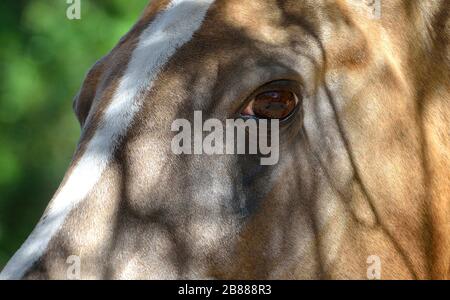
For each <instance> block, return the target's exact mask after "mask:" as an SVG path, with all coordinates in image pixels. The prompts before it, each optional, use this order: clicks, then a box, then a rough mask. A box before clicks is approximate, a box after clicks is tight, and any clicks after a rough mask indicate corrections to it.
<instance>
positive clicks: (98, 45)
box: [0, 0, 148, 269]
mask: <svg viewBox="0 0 450 300" xmlns="http://www.w3.org/2000/svg"><path fill="white" fill-rule="evenodd" d="M147 3H148V0H130V1H123V0H107V1H106V0H81V20H69V19H67V17H66V9H67V7H68V4H67V3H66V1H65V0H14V1H12V0H9V1H0V15H1V16H0V269H1V268H2V267H3V266H4V264H5V263H6V262H7V261H8V259H9V258H10V257H11V255H12V254H13V253H14V252H15V251H16V250H17V249H18V247H19V246H20V245H21V244H22V243H23V241H24V240H25V239H26V237H27V236H28V235H29V233H30V232H31V230H32V229H33V227H34V226H35V224H36V223H37V221H38V219H39V217H40V216H41V214H42V212H43V210H44V209H45V206H46V205H47V203H48V201H49V200H50V199H51V197H52V195H53V193H54V192H55V191H56V189H57V187H58V185H59V183H60V181H61V179H62V177H63V175H64V172H65V169H66V168H67V166H68V164H69V162H70V159H71V157H72V154H73V151H74V149H75V146H76V142H77V139H78V136H79V132H80V131H79V126H78V123H77V121H76V118H75V116H74V115H73V113H72V99H73V97H74V96H75V94H76V92H77V90H78V88H79V87H80V85H81V82H82V80H83V78H84V75H85V74H86V72H87V71H88V69H89V68H90V66H91V65H92V64H93V63H94V62H95V61H96V60H98V59H99V58H100V57H102V56H103V55H105V54H107V53H108V51H109V50H111V49H112V48H113V47H114V45H115V44H116V43H117V41H118V40H119V39H120V37H121V36H122V35H124V34H125V33H126V32H127V31H128V30H129V29H130V28H131V26H132V25H133V24H134V22H135V21H136V20H137V19H138V17H139V15H140V13H141V12H142V10H143V8H144V7H145V5H146V4H147Z"/></svg>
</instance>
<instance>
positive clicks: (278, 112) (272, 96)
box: [253, 91, 296, 119]
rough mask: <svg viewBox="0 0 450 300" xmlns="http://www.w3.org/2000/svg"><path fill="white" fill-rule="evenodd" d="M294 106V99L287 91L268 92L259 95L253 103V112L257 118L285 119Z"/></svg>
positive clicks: (292, 94)
mask: <svg viewBox="0 0 450 300" xmlns="http://www.w3.org/2000/svg"><path fill="white" fill-rule="evenodd" d="M295 106H296V97H295V95H294V93H292V92H289V91H270V92H264V93H262V94H259V95H257V96H256V97H255V100H254V102H253V111H254V113H255V115H256V116H257V117H261V118H270V119H282V118H285V117H287V116H288V115H289V114H290V113H291V112H292V111H293V110H294V108H295Z"/></svg>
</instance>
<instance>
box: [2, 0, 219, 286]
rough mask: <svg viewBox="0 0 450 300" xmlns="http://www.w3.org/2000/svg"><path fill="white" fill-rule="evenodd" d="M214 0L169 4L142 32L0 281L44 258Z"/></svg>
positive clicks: (176, 0) (181, 0) (183, 0)
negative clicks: (65, 174)
mask: <svg viewBox="0 0 450 300" xmlns="http://www.w3.org/2000/svg"><path fill="white" fill-rule="evenodd" d="M213 1H214V0H172V1H171V2H170V4H169V5H168V6H167V8H166V9H165V10H163V11H162V12H161V13H159V15H158V16H156V18H155V19H154V21H153V22H152V23H151V24H150V25H149V26H148V27H147V28H146V29H145V30H144V31H143V32H142V34H141V36H140V39H139V43H138V45H137V47H136V49H135V50H134V51H133V54H132V56H131V59H130V62H129V64H128V66H127V69H126V71H125V73H124V75H123V77H122V79H121V82H120V84H119V86H118V88H117V91H116V92H115V95H114V97H113V99H112V101H111V104H110V105H109V107H108V108H107V110H106V111H105V114H104V120H103V122H102V123H101V125H100V126H99V128H98V129H97V131H96V133H95V134H94V136H93V138H92V139H91V141H89V143H88V145H87V147H86V151H85V153H84V154H83V156H82V157H81V159H80V160H79V162H78V164H77V165H76V167H75V168H74V170H73V172H72V174H71V175H70V177H69V178H68V180H67V182H66V184H65V185H64V186H63V187H62V189H61V190H60V192H59V193H57V194H56V195H55V196H54V198H53V200H52V202H51V204H50V206H49V209H48V213H47V217H46V218H45V219H41V220H40V221H39V223H38V225H37V226H36V228H35V229H34V230H33V232H32V233H31V235H30V236H29V237H28V239H27V240H26V241H25V243H24V244H23V245H22V247H21V248H20V249H19V250H18V251H17V252H16V254H15V255H14V256H13V257H12V258H11V260H10V261H9V262H8V264H7V265H6V267H5V268H4V269H3V271H2V273H1V274H0V279H18V278H21V277H22V276H23V275H24V274H25V272H26V271H27V270H28V269H29V268H30V267H31V266H32V265H33V264H34V263H35V262H36V261H37V260H38V259H39V258H40V257H41V256H42V255H43V254H44V252H45V250H46V249H47V247H48V244H49V242H50V240H51V239H52V237H53V236H54V235H55V234H56V233H57V232H58V230H59V229H60V228H61V227H62V225H63V224H64V220H65V219H66V217H67V216H68V214H69V213H70V212H71V210H72V209H73V208H74V207H76V206H77V205H78V204H79V203H80V202H81V201H83V200H84V199H85V198H86V197H87V195H88V193H89V192H90V191H91V190H92V188H93V187H94V186H95V184H96V183H97V182H98V181H99V179H100V177H101V175H102V173H103V171H104V170H105V168H106V166H107V164H108V162H109V161H110V159H111V156H112V153H113V151H114V148H115V147H116V146H117V144H118V141H119V140H120V138H121V137H123V136H124V135H125V134H126V132H127V130H128V128H129V126H130V124H131V122H132V120H133V117H134V115H135V114H136V112H137V111H138V110H139V108H140V107H141V104H142V101H143V97H142V94H143V93H145V92H146V91H148V90H149V89H151V88H152V86H153V82H154V80H155V79H156V77H157V75H158V73H159V71H160V70H161V68H162V67H163V66H164V65H165V64H166V63H167V61H168V60H169V59H170V57H172V56H173V55H174V53H175V52H176V50H177V49H178V48H179V47H181V46H182V45H183V44H185V43H187V42H188V41H190V40H191V38H192V36H193V34H194V32H195V31H197V30H198V29H199V28H200V26H201V24H202V22H203V20H204V18H205V15H206V12H207V11H208V8H209V7H210V5H211V4H212V3H213Z"/></svg>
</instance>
